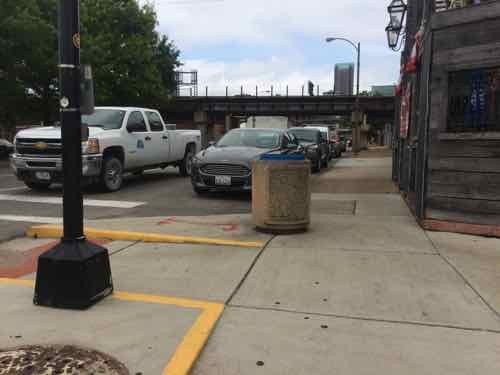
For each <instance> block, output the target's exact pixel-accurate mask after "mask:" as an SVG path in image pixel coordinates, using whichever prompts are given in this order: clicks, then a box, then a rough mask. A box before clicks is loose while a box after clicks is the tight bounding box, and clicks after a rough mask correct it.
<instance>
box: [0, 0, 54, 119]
mask: <svg viewBox="0 0 500 375" xmlns="http://www.w3.org/2000/svg"><path fill="white" fill-rule="evenodd" d="M54 1H55V0H36V1H35V0H3V1H2V13H3V16H2V17H1V18H0V124H4V125H5V126H7V127H8V128H12V127H13V126H14V125H15V124H16V123H17V122H18V121H20V120H26V114H28V113H31V114H32V115H33V116H34V117H35V118H41V119H42V120H43V119H45V120H46V119H48V118H50V113H49V111H50V108H51V107H52V106H53V104H54V103H53V102H51V101H53V100H54V98H55V93H56V92H55V87H54V83H55V76H56V73H57V67H56V64H57V60H56V59H55V56H54V49H57V30H56V29H55V28H54V26H53V25H52V24H51V23H50V22H48V21H47V19H48V17H47V13H46V10H50V9H51V8H52V7H53V6H54V5H55V3H54ZM42 9H44V11H45V12H44V11H42Z"/></svg>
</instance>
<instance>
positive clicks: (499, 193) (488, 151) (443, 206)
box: [425, 2, 500, 225]
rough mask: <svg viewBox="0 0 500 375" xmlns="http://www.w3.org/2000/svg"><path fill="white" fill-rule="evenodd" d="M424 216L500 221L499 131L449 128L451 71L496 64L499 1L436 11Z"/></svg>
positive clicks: (499, 37) (498, 62)
mask: <svg viewBox="0 0 500 375" xmlns="http://www.w3.org/2000/svg"><path fill="white" fill-rule="evenodd" d="M432 27H433V57H432V74H431V81H430V85H431V103H430V104H431V105H430V117H429V159H428V174H427V195H426V215H425V216H426V218H427V219H438V220H448V221H457V222H463V223H472V224H485V225H500V132H488V133H448V132H447V131H446V126H447V113H448V108H447V105H448V76H449V73H450V72H453V71H457V70H465V69H475V68H482V67H500V2H493V3H491V4H484V5H480V6H477V7H472V8H465V9H458V10H453V11H450V12H443V13H439V14H435V15H434V16H433V19H432Z"/></svg>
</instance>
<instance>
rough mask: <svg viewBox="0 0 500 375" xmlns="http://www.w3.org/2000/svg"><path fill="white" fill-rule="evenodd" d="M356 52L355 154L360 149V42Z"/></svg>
mask: <svg viewBox="0 0 500 375" xmlns="http://www.w3.org/2000/svg"><path fill="white" fill-rule="evenodd" d="M356 52H357V66H356V126H355V129H354V132H355V134H353V138H354V139H353V145H352V146H353V147H352V148H353V150H352V151H353V153H354V154H357V153H358V152H359V151H360V148H361V147H360V143H361V142H360V141H361V122H362V120H361V108H360V105H359V70H360V66H361V64H360V60H361V43H360V42H358V46H357V48H356Z"/></svg>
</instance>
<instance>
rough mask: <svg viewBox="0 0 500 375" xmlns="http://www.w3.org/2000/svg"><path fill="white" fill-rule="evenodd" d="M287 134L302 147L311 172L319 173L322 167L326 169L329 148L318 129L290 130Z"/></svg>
mask: <svg viewBox="0 0 500 375" xmlns="http://www.w3.org/2000/svg"><path fill="white" fill-rule="evenodd" d="M289 132H290V133H292V134H293V135H295V136H296V137H297V139H298V140H299V143H300V144H301V145H302V146H303V147H304V149H305V152H306V156H307V158H308V159H309V160H311V164H312V171H313V172H319V171H320V170H321V168H322V167H324V168H328V162H329V154H330V146H329V144H328V140H327V139H326V137H325V135H324V134H323V133H322V132H321V131H320V130H318V129H312V128H290V129H289Z"/></svg>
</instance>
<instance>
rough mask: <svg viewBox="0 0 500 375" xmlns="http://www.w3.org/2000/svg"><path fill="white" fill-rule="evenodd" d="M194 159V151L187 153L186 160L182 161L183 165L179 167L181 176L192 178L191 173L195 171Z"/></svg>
mask: <svg viewBox="0 0 500 375" xmlns="http://www.w3.org/2000/svg"><path fill="white" fill-rule="evenodd" d="M193 157H194V152H193V150H189V151H188V152H186V155H185V156H184V159H182V161H181V164H180V165H179V171H180V173H181V176H183V177H187V176H191V171H192V169H193Z"/></svg>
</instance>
